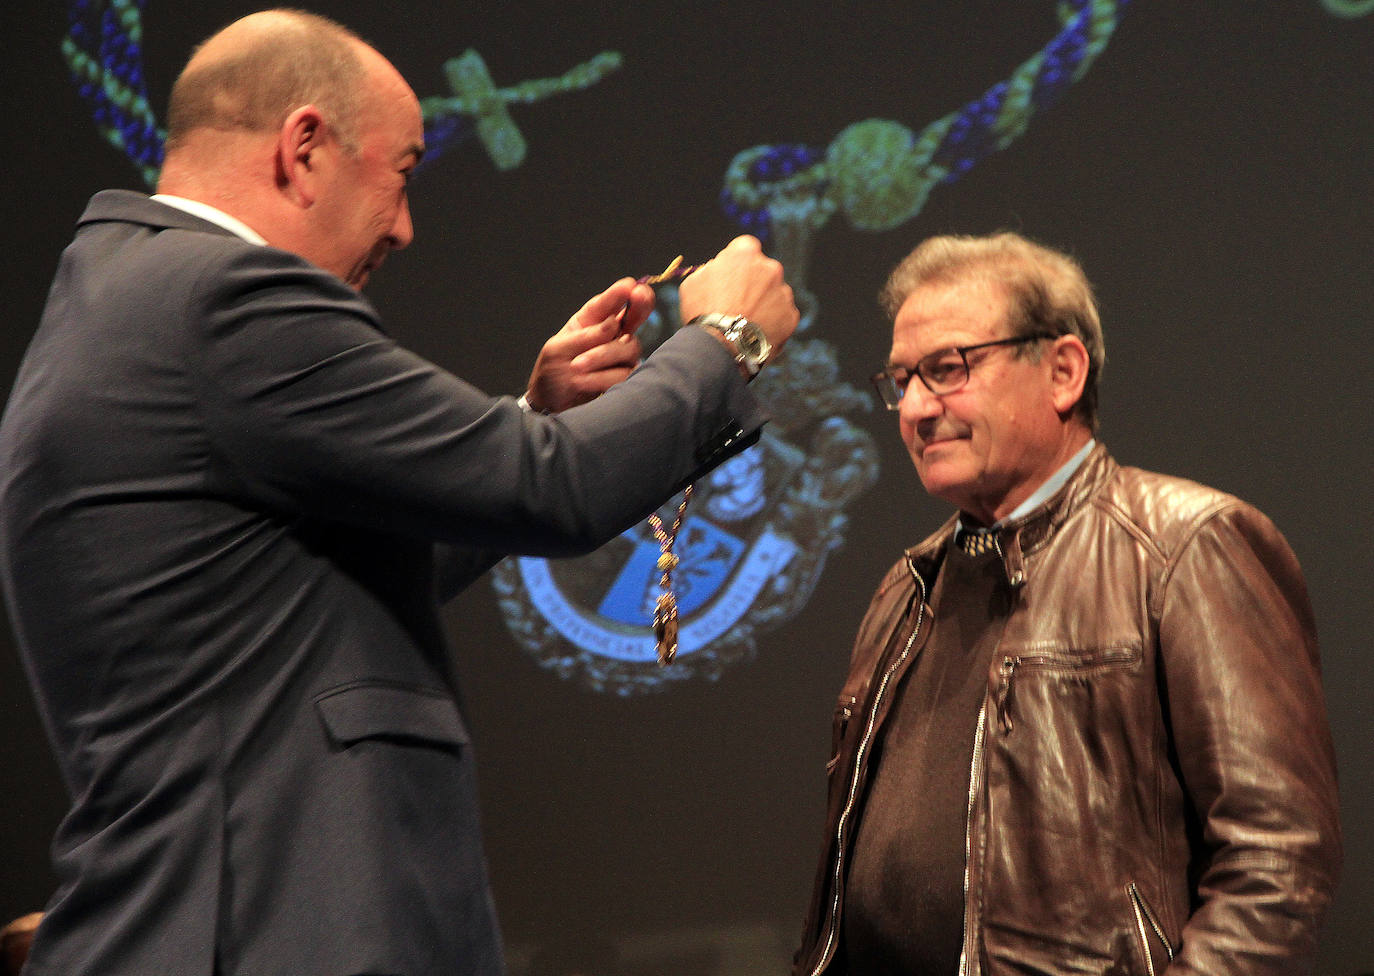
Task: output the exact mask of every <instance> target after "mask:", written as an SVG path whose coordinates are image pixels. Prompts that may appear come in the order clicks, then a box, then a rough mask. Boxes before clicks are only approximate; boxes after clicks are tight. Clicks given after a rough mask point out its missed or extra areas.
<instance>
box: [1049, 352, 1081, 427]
mask: <svg viewBox="0 0 1374 976" xmlns="http://www.w3.org/2000/svg"><path fill="white" fill-rule="evenodd" d="M1049 362H1050V383H1051V386H1052V390H1053V393H1052V396H1053V398H1054V408H1055V410H1057V411H1058V412H1059V413H1060V415H1061V416H1064V415H1067V414H1068V413H1070V412H1071V411H1072V410H1073V408H1074V407H1075V406H1076V405H1077V404H1078V401H1079V400H1081V399H1082V398H1083V385H1084V384H1085V383H1086V382H1087V381H1088V350H1087V348H1086V347H1085V346H1084V345H1083V340H1082V339H1080V338H1078V336H1076V335H1062V336H1058V337H1056V338H1055V340H1054V347H1053V349H1052V351H1051V352H1050V355H1049Z"/></svg>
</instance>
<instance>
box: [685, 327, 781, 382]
mask: <svg viewBox="0 0 1374 976" xmlns="http://www.w3.org/2000/svg"><path fill="white" fill-rule="evenodd" d="M687 324H688V325H699V326H701V327H702V328H704V329H710V330H711V331H712V332H716V333H718V334H719V335H720V337H721V338H723V339H724V340H725V341H726V342H727V343H728V344H729V346H730V348H731V349H732V350H734V354H735V362H736V363H738V364H739V365H740V366H743V367H744V371H745V372H746V373H748V374H749V378H750V379H753V378H754V377H755V376H758V375H759V370H760V369H762V368H763V366H764V364H765V363H767V362H768V357H769V354H770V353H772V351H773V349H772V345H771V343H769V341H768V339H767V337H766V336H764V334H763V330H762V329H760V328H759V327H758V326H757V325H755V324H754V323H753V322H750V321H749V320H748V319H747V318H745V317H744V316H743V315H726V314H725V313H724V312H708V313H706V314H705V315H698V316H697V317H696V318H694V319H692V321H691V322H689V323H687Z"/></svg>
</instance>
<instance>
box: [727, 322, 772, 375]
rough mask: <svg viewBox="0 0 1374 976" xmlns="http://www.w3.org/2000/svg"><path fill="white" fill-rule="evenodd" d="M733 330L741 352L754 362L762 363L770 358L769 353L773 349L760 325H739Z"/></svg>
mask: <svg viewBox="0 0 1374 976" xmlns="http://www.w3.org/2000/svg"><path fill="white" fill-rule="evenodd" d="M733 331H734V332H735V336H734V339H735V342H737V343H738V344H739V348H740V352H742V353H744V355H745V356H747V357H748V358H749V359H750V360H751V361H752V362H754V363H756V364H758V365H762V364H763V362H764V360H766V359H767V358H768V353H769V352H770V351H772V347H771V346H770V345H769V343H768V340H767V339H766V338H764V335H763V331H762V330H761V329H759V328H758V326H753V325H737V326H735V328H734V330H733Z"/></svg>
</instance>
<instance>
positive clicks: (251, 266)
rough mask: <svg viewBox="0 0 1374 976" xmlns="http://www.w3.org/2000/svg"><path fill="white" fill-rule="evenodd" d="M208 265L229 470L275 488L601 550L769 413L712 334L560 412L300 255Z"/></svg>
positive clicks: (697, 334) (222, 450)
mask: <svg viewBox="0 0 1374 976" xmlns="http://www.w3.org/2000/svg"><path fill="white" fill-rule="evenodd" d="M218 271H219V273H217V274H215V275H214V277H213V279H212V280H211V279H210V278H209V277H208V276H207V284H206V286H205V292H206V295H205V299H204V306H205V307H206V308H207V313H206V316H205V320H204V323H203V334H202V335H201V336H200V337H199V342H198V345H199V349H200V351H201V356H200V361H199V363H198V367H197V368H198V375H199V378H200V382H201V384H202V394H201V397H202V401H203V403H204V409H205V413H206V423H207V426H208V428H209V429H210V431H211V438H212V441H213V442H214V444H215V445H216V448H217V449H218V451H219V454H220V455H221V456H220V458H219V459H218V460H219V463H220V469H219V471H218V472H217V473H218V475H219V476H220V477H222V478H223V479H224V480H225V482H226V484H229V485H232V486H233V488H234V490H237V491H241V492H243V493H245V494H247V495H249V496H251V497H252V498H253V499H254V500H255V501H256V502H257V503H259V504H262V505H266V506H268V507H269V508H272V509H275V510H279V511H282V512H283V513H285V514H290V513H309V514H313V515H320V516H323V517H328V518H333V519H338V520H342V521H346V522H350V523H355V524H360V525H366V526H371V527H375V528H378V529H382V530H385V531H395V532H401V533H405V534H411V535H415V536H419V537H424V538H430V539H434V540H436V541H440V542H447V543H452V544H456V545H461V546H472V547H479V548H487V549H495V550H499V551H501V552H505V553H522V554H535V555H567V554H573V553H578V552H585V551H588V550H590V549H594V548H596V547H597V546H598V545H601V544H602V543H604V542H605V541H607V540H609V539H611V538H613V537H614V536H615V535H616V534H617V533H619V532H621V531H623V530H624V529H625V528H627V527H628V526H630V525H632V524H634V523H635V522H636V521H638V520H639V519H641V518H643V517H645V516H646V515H647V514H648V513H649V512H651V511H652V510H653V509H654V508H655V507H657V506H658V505H660V504H662V503H663V502H664V501H665V500H666V499H667V498H669V497H670V496H671V495H672V494H673V492H675V491H676V490H677V489H679V488H680V487H682V486H683V485H685V484H686V483H688V482H689V481H691V480H693V479H695V478H696V477H698V476H700V475H701V474H703V473H705V472H706V471H708V470H709V469H710V468H712V467H714V466H715V465H717V464H719V463H720V462H721V461H723V460H725V459H726V458H728V457H731V456H733V455H734V454H735V453H738V452H739V451H740V450H742V449H744V448H745V447H747V446H748V445H749V444H751V443H753V442H754V441H755V440H757V437H758V433H759V429H760V427H761V426H762V424H763V421H764V419H765V414H764V412H763V410H762V408H761V407H760V406H759V405H758V403H757V401H756V400H755V399H754V398H753V396H752V395H751V394H750V393H749V392H748V389H747V387H746V386H745V384H744V382H743V380H742V379H741V378H740V376H739V373H738V370H737V369H736V367H735V364H734V363H733V361H732V360H731V359H730V357H729V356H728V355H727V354H726V353H725V351H724V350H723V349H722V348H721V347H720V344H719V343H718V342H716V341H715V340H714V339H713V338H712V337H710V336H709V335H708V334H706V333H704V332H702V331H701V330H699V329H683V330H681V331H679V332H678V333H677V334H675V335H674V336H673V337H671V338H670V339H669V340H668V341H667V342H665V343H664V344H663V345H662V346H661V347H660V348H659V350H658V351H657V352H655V353H654V355H653V356H651V357H649V359H648V360H647V361H646V362H645V363H644V365H643V366H641V367H640V368H639V370H637V371H636V372H635V374H634V375H633V376H631V377H630V378H629V379H628V380H627V381H626V382H624V383H622V384H620V385H619V386H617V387H615V388H614V389H612V390H610V391H609V392H607V393H606V394H604V395H602V396H601V397H599V398H598V399H596V400H595V401H593V402H591V403H589V404H586V405H584V406H582V407H578V408H575V409H572V410H569V411H565V412H564V413H562V414H559V415H558V416H555V417H545V416H540V415H538V414H531V413H528V412H526V411H523V410H521V409H520V407H519V406H518V405H517V403H516V401H515V399H514V398H512V397H490V396H487V395H486V394H484V393H482V392H481V391H479V390H477V389H475V388H474V387H472V386H470V385H468V384H467V383H464V382H462V381H461V380H459V379H457V378H456V377H454V376H452V375H451V374H449V373H447V372H445V371H444V370H442V369H439V368H438V367H436V366H434V365H433V364H431V363H429V362H426V361H425V360H424V359H422V358H421V357H419V356H416V355H414V354H413V353H410V352H408V351H407V350H405V349H403V348H401V347H400V346H398V345H397V344H396V343H395V342H393V341H392V340H391V339H389V338H388V337H387V336H386V335H384V334H383V333H382V332H381V330H380V327H379V324H378V322H377V319H376V315H375V313H374V312H373V310H372V307H371V306H370V305H369V304H368V303H367V302H366V301H365V300H363V299H361V298H360V297H359V296H357V295H356V294H355V293H354V292H353V291H351V290H350V289H348V288H346V287H345V286H344V285H343V284H342V283H340V282H337V281H336V280H335V279H333V278H332V277H331V276H329V275H327V274H324V273H323V272H320V271H318V270H316V269H314V268H312V267H310V266H308V265H304V264H303V263H301V262H300V261H299V260H298V259H296V258H294V257H293V256H290V255H287V254H285V253H284V252H280V251H275V250H272V249H269V248H261V249H253V251H252V252H249V253H247V254H244V253H243V252H242V251H240V252H239V253H238V256H237V257H236V258H235V260H234V261H233V262H232V263H231V264H230V266H229V267H228V269H227V271H226V270H225V269H223V268H220V269H218Z"/></svg>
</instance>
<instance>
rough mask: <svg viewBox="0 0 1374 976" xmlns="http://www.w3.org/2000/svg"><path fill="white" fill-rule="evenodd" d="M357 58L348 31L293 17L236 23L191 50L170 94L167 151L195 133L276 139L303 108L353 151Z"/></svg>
mask: <svg viewBox="0 0 1374 976" xmlns="http://www.w3.org/2000/svg"><path fill="white" fill-rule="evenodd" d="M363 50H365V46H364V44H363V42H362V41H361V40H360V39H359V38H358V37H357V35H355V34H354V33H353V32H352V31H350V30H348V28H346V27H344V26H342V25H341V24H337V23H335V22H334V21H332V20H329V19H328V18H326V17H320V16H318V15H317V14H311V13H306V12H304V11H300V10H285V9H281V10H264V11H261V12H259V13H255V14H250V15H248V16H247V17H244V18H242V19H241V20H237V21H235V22H234V23H232V24H230V25H229V26H228V27H226V28H224V29H223V30H221V31H220V32H219V33H217V34H215V35H214V36H212V37H211V38H210V39H209V40H207V41H206V42H205V43H204V44H202V45H201V46H200V47H199V48H197V49H196V51H195V52H194V53H193V54H192V55H191V59H190V61H189V62H188V63H187V65H186V68H185V69H184V70H183V71H182V73H181V76H180V77H179V78H177V81H176V84H175V85H174V86H173V87H172V98H171V104H170V106H169V109H168V124H167V149H168V151H169V152H170V151H175V150H176V149H177V148H179V147H180V146H181V145H182V144H183V143H185V142H186V140H187V139H188V137H189V136H190V135H191V133H193V132H195V131H196V130H198V129H207V128H209V129H219V130H232V129H238V130H246V131H251V132H271V131H275V130H276V129H277V128H279V127H280V126H281V124H282V122H283V121H284V120H285V119H286V117H287V116H288V115H289V114H290V113H291V112H292V111H294V110H295V109H297V108H299V107H300V106H302V105H314V106H316V107H317V108H318V109H319V110H320V112H321V114H322V115H323V116H324V117H325V118H326V119H327V120H329V122H330V124H331V125H332V126H333V127H334V130H335V135H336V137H337V138H338V139H339V141H340V142H341V143H342V144H343V145H344V146H345V147H347V148H349V149H350V150H354V149H356V144H357V135H358V134H357V131H356V123H357V118H358V112H359V106H360V104H361V101H362V98H363V95H364V87H365V86H364V80H365V78H366V74H367V71H366V66H365V65H364V63H363V61H362V59H361V57H360V52H361V51H363Z"/></svg>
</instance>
